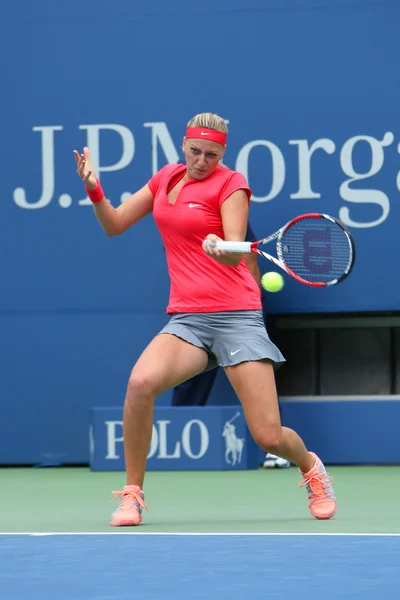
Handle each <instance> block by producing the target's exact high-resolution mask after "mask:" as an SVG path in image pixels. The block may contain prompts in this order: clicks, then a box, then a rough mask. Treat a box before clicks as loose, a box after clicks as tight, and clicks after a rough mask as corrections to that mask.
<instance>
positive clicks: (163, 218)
mask: <svg viewBox="0 0 400 600" xmlns="http://www.w3.org/2000/svg"><path fill="white" fill-rule="evenodd" d="M185 173H186V165H179V164H178V165H176V164H174V165H166V166H165V167H163V168H162V169H161V170H160V171H159V172H158V173H156V174H155V175H154V176H153V177H152V178H151V179H150V181H149V182H148V185H149V188H150V190H151V192H152V194H153V195H154V206H153V215H154V220H155V223H156V225H157V227H158V229H159V231H160V235H161V238H162V240H163V242H164V247H165V252H166V257H167V263H168V271H169V276H170V279H171V287H170V297H169V303H168V307H167V313H168V314H172V313H184V312H205V313H207V312H221V311H230V310H258V309H260V308H261V298H260V291H259V289H258V286H257V283H256V281H255V280H254V277H253V276H252V275H251V273H250V271H249V269H248V268H247V265H246V261H245V258H244V257H243V258H242V260H241V262H240V264H239V265H238V266H237V267H229V266H227V265H222V264H220V263H218V262H217V261H216V260H214V259H213V258H211V257H209V256H207V255H206V254H205V252H204V251H203V249H202V247H201V245H202V242H203V240H204V239H205V238H206V237H207V235H208V234H210V233H214V234H216V235H218V236H219V237H220V238H222V239H224V230H223V227H222V218H221V212H220V209H221V206H222V204H223V202H225V200H226V199H227V198H228V197H229V196H230V195H231V194H232V193H233V192H235V191H236V190H240V189H243V190H245V191H246V193H247V195H248V197H249V202H250V197H251V191H250V189H249V188H248V186H247V182H246V179H245V177H244V176H243V175H242V174H241V173H237V172H236V171H232V170H231V169H227V168H225V167H221V166H218V167H217V169H216V170H215V171H214V173H213V174H212V175H210V177H207V179H205V180H202V181H197V180H195V179H191V180H189V181H187V182H185V183H184V184H183V187H182V188H181V190H180V192H179V195H178V198H177V200H176V203H175V204H170V203H169V202H168V197H167V193H168V191H169V189H171V188H172V187H173V186H174V184H176V183H177V182H178V181H179V180H180V179H181V177H183V175H184V174H185Z"/></svg>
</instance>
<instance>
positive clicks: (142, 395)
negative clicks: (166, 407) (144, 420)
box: [125, 371, 156, 405]
mask: <svg viewBox="0 0 400 600" xmlns="http://www.w3.org/2000/svg"><path fill="white" fill-rule="evenodd" d="M155 394H156V390H155V386H154V382H153V381H152V379H151V377H149V376H147V375H144V374H143V373H139V372H138V373H136V372H135V371H133V372H132V374H131V376H130V378H129V381H128V387H127V393H126V399H125V402H126V404H128V405H138V404H140V403H141V402H142V401H143V402H147V401H148V400H149V398H152V397H153V396H154V395H155Z"/></svg>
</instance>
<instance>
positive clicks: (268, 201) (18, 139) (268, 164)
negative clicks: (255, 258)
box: [0, 0, 400, 462]
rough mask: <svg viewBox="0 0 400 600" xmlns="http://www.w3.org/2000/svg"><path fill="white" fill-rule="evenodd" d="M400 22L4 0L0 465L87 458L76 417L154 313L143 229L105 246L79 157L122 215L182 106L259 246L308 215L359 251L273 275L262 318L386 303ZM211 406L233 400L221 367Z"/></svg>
mask: <svg viewBox="0 0 400 600" xmlns="http://www.w3.org/2000/svg"><path fill="white" fill-rule="evenodd" d="M399 17H400V5H399V3H398V2H397V1H390V0H386V1H385V0H380V1H379V0H377V1H374V0H286V1H285V0H220V1H217V0H203V2H201V3H200V4H192V3H188V2H187V1H186V0H171V1H170V2H165V1H163V0H146V1H132V0H113V1H112V2H111V1H108V2H107V1H106V0H96V1H94V0H87V1H86V2H85V3H80V2H77V1H76V0H70V1H69V2H62V3H61V2H52V1H50V0H37V1H36V2H31V1H30V0H21V1H20V2H18V3H5V2H3V3H1V4H0V57H1V58H0V61H1V94H0V110H1V117H2V125H1V144H0V159H1V166H2V168H1V177H2V185H1V191H2V203H1V206H2V214H3V220H2V234H1V242H0V247H1V256H2V260H1V261H0V281H1V294H0V331H1V346H0V352H1V355H0V358H1V378H0V399H1V403H2V420H1V421H2V422H1V424H0V428H1V435H0V462H9V461H10V462H12V461H14V460H15V461H19V460H20V461H22V462H23V461H24V460H26V457H28V456H30V455H31V454H32V451H33V449H34V448H35V447H36V446H35V444H36V442H37V440H38V439H40V440H41V441H42V442H43V440H44V442H45V443H44V446H45V447H46V448H48V449H49V452H53V453H55V454H57V453H58V454H60V455H62V454H63V453H64V455H65V454H66V455H67V457H68V458H69V459H71V460H72V461H80V460H86V459H87V457H88V447H87V429H88V422H89V409H90V407H92V406H94V405H95V406H103V405H104V406H112V405H120V404H122V402H123V396H124V390H125V384H126V380H127V377H128V375H129V371H130V369H131V366H132V364H133V363H134V361H135V359H136V358H137V357H138V355H139V354H140V352H141V350H142V349H143V347H144V346H145V345H146V344H147V343H148V342H149V341H150V339H151V338H152V336H153V335H154V334H155V333H156V332H157V331H158V330H159V329H160V328H161V327H162V325H163V324H164V323H165V321H166V315H165V306H166V303H167V298H168V275H167V272H166V268H165V257H164V253H163V250H162V244H161V241H160V239H159V237H158V234H157V231H156V229H155V226H154V223H153V221H152V218H151V217H148V218H147V219H145V220H144V221H143V222H141V223H140V224H138V225H137V226H135V227H134V228H132V229H131V230H130V231H128V232H127V233H126V234H125V235H124V236H122V237H120V238H113V239H108V238H107V237H106V236H105V235H104V233H103V232H102V230H101V229H100V226H99V225H98V224H97V222H96V220H95V218H94V216H93V211H92V209H91V206H90V202H89V201H88V200H87V199H86V198H85V193H84V190H83V186H82V183H81V181H80V180H79V179H78V177H77V175H76V173H75V162H74V158H73V154H72V150H73V149H74V148H76V149H81V148H82V147H83V146H84V145H89V147H90V148H91V150H92V156H93V158H94V161H95V163H96V164H97V167H98V172H99V175H100V178H101V181H102V184H103V186H104V188H105V190H106V192H107V196H108V197H109V198H110V200H111V201H112V203H113V204H114V205H115V206H117V205H118V204H119V203H120V202H121V201H123V200H124V198H125V197H126V194H128V193H132V192H134V191H135V190H136V189H138V188H139V187H140V186H142V185H143V184H145V183H146V182H147V180H148V179H149V178H150V177H151V175H152V174H153V173H154V172H155V171H157V170H158V169H159V168H160V167H162V166H163V165H164V164H166V163H167V162H176V161H177V160H178V159H179V158H180V156H181V154H180V144H181V140H182V136H183V134H184V130H185V125H186V123H187V121H188V120H189V119H190V118H191V117H192V116H193V115H194V114H196V113H197V112H202V111H208V110H210V111H213V112H217V113H219V114H221V115H222V116H223V117H224V118H225V119H227V120H229V127H230V135H229V145H228V150H227V153H226V158H225V163H226V164H227V165H228V166H230V167H233V168H236V169H238V170H240V171H242V172H243V173H244V174H245V175H246V176H247V177H248V179H249V183H250V186H251V188H252V190H253V202H252V206H251V213H250V214H251V222H252V225H253V228H254V229H255V232H256V235H257V236H262V235H264V234H268V233H269V232H271V231H272V230H275V228H277V227H279V226H280V225H282V224H283V223H284V222H285V221H286V220H288V219H289V218H291V217H293V216H295V215H297V214H300V213H302V212H308V211H314V210H315V211H323V212H326V213H330V214H332V215H333V216H336V217H339V218H340V219H341V220H342V221H343V222H344V223H346V224H347V225H348V226H349V227H350V229H351V230H352V232H353V235H354V238H355V241H356V245H357V264H356V267H355V269H354V271H353V273H352V275H351V277H350V278H349V279H348V280H347V281H346V282H344V283H343V284H342V285H340V286H338V287H337V289H329V290H311V289H307V288H306V287H304V286H301V285H300V284H296V283H295V282H292V281H286V286H285V288H284V290H283V291H282V292H281V293H280V294H276V295H271V297H270V299H269V302H270V311H271V312H272V313H292V312H295V313H298V312H306V313H308V312H323V313H325V312H332V311H334V312H345V311H391V310H398V309H399V305H400V285H399V281H398V278H397V277H396V276H393V268H395V273H396V267H397V259H398V255H399V241H398V236H397V229H396V225H397V224H398V223H399V221H400V196H399V194H400V192H399V188H400V156H399V151H400V145H399V142H400V127H399V121H398V107H399V101H400V86H399V75H398V23H399ZM150 245H151V248H152V249H151V251H148V248H149V247H150ZM382 256H385V260H381V259H382ZM265 268H266V270H267V269H268V268H269V267H267V266H266V267H265ZM378 277H379V285H377V278H378ZM222 397H224V398H225V397H227V400H226V401H227V402H228V403H230V404H232V402H235V398H234V396H233V394H232V392H230V391H229V390H228V387H227V384H226V381H225V379H224V376H223V374H220V375H219V376H218V381H217V386H216V389H215V391H214V395H213V400H212V402H216V401H217V400H216V399H217V398H218V399H220V398H222ZM169 398H170V396H169V394H165V395H164V396H163V397H162V398H160V399H159V403H160V404H161V405H162V404H168V403H169ZM71 440H73V444H72V442H71ZM42 446H43V444H42ZM66 448H68V452H67V451H66V450H65V449H66ZM24 457H25V458H24Z"/></svg>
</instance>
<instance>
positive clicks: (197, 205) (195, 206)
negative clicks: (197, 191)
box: [189, 202, 201, 208]
mask: <svg viewBox="0 0 400 600" xmlns="http://www.w3.org/2000/svg"><path fill="white" fill-rule="evenodd" d="M198 207H200V208H201V204H193V202H191V203H190V204H189V208H198Z"/></svg>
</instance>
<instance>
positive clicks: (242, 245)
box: [215, 213, 355, 287]
mask: <svg viewBox="0 0 400 600" xmlns="http://www.w3.org/2000/svg"><path fill="white" fill-rule="evenodd" d="M272 240H276V253H277V256H278V258H275V257H274V256H271V255H270V254H267V253H266V252H264V251H263V250H260V248H259V247H260V246H262V245H264V244H268V243H269V242H271V241H272ZM215 247H216V248H217V249H218V250H226V251H227V252H242V253H245V254H250V253H251V252H254V253H256V254H260V255H261V256H264V258H267V259H268V260H269V261H271V262H272V263H274V265H276V266H277V267H280V268H281V269H283V270H284V271H285V272H286V273H288V275H291V277H293V278H294V279H296V281H299V282H300V283H304V284H306V285H311V286H313V287H324V286H328V285H335V284H337V283H339V282H341V281H343V280H344V279H345V278H346V277H347V276H348V275H349V273H350V271H351V270H352V268H353V265H354V260H355V245H354V240H353V237H352V235H351V233H350V231H349V230H348V229H347V228H346V227H345V225H343V223H341V222H340V221H338V219H335V218H334V217H330V216H329V215H324V214H319V213H309V214H305V215H300V216H298V217H295V218H294V219H292V220H291V221H289V222H288V223H286V225H284V226H283V227H281V228H280V229H279V230H278V231H276V232H275V233H273V234H272V235H269V236H268V237H266V238H264V239H262V240H259V241H257V242H229V241H221V242H217V243H216V246H215Z"/></svg>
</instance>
